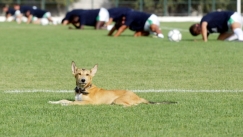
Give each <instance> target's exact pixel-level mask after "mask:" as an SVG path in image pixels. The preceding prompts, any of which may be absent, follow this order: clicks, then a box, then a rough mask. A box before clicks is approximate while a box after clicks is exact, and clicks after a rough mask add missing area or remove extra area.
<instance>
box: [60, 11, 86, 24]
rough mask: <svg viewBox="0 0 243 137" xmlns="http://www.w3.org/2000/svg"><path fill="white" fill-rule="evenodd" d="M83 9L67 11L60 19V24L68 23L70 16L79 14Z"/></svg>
mask: <svg viewBox="0 0 243 137" xmlns="http://www.w3.org/2000/svg"><path fill="white" fill-rule="evenodd" d="M83 11H84V10H83V9H74V10H72V11H69V12H67V13H66V15H65V17H64V18H63V19H62V22H61V23H62V25H68V24H69V23H70V22H69V20H70V17H71V16H73V15H77V16H78V15H79V14H81V13H82V12H83Z"/></svg>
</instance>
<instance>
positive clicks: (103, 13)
mask: <svg viewBox="0 0 243 137" xmlns="http://www.w3.org/2000/svg"><path fill="white" fill-rule="evenodd" d="M97 21H104V22H108V21H109V12H108V10H107V9H105V8H100V12H99V15H98V17H97Z"/></svg>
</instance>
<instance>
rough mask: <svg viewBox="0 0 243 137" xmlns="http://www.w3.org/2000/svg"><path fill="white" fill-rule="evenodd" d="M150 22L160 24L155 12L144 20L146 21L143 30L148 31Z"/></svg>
mask: <svg viewBox="0 0 243 137" xmlns="http://www.w3.org/2000/svg"><path fill="white" fill-rule="evenodd" d="M152 24H155V25H158V26H160V22H159V18H158V16H156V15H155V14H152V15H151V16H150V17H149V18H148V19H147V21H146V23H145V24H144V30H145V31H150V26H151V25H152Z"/></svg>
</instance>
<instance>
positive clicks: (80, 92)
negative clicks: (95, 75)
mask: <svg viewBox="0 0 243 137" xmlns="http://www.w3.org/2000/svg"><path fill="white" fill-rule="evenodd" d="M91 86H92V85H90V86H89V87H88V88H90V87H91ZM86 89H87V88H84V89H82V88H80V87H78V86H76V87H75V88H74V90H75V92H76V93H77V94H83V95H88V94H89V92H86Z"/></svg>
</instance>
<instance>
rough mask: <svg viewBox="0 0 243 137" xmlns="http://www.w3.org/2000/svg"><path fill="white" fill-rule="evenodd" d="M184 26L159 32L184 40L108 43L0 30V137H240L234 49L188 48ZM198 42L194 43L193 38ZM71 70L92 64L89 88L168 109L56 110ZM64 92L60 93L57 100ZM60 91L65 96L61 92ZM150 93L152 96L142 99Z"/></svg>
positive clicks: (86, 34)
mask: <svg viewBox="0 0 243 137" xmlns="http://www.w3.org/2000/svg"><path fill="white" fill-rule="evenodd" d="M190 25H191V23H162V24H161V27H162V30H163V33H164V34H165V35H166V34H167V33H168V31H169V29H170V28H178V29H180V30H181V32H182V35H183V40H182V41H181V42H178V43H176V42H170V41H168V39H167V38H165V39H156V38H151V37H142V38H134V37H132V35H133V33H132V32H131V31H128V30H127V31H126V32H125V33H124V34H122V36H121V37H118V38H113V37H108V36H106V34H107V33H108V32H107V31H105V30H99V31H95V30H93V29H92V28H86V29H85V30H82V31H80V30H68V29H67V27H64V26H39V25H25V24H21V25H17V24H15V23H1V24H0V28H1V33H0V37H1V40H0V76H1V79H0V100H1V103H0V108H1V111H0V117H1V120H0V136H1V137H5V136H9V137H14V136H18V137H26V136H36V137H37V136H40V137H43V136H55V137H71V136H72V137H76V136H85V137H86V136H92V137H97V136H101V137H103V136H107V137H113V136H117V137H143V136H144V137H148V136H149V137H161V136H165V137H173V136H174V137H195V136H202V137H217V136H218V137H224V136H225V137H239V136H243V130H242V129H243V124H242V123H243V117H242V116H243V45H242V43H238V42H222V41H216V40H215V39H216V37H217V35H212V36H210V39H209V42H207V43H204V42H202V41H194V40H193V39H194V38H193V37H191V36H190V35H189V33H188V31H187V29H188V26H190ZM197 39H200V37H198V38H197ZM71 61H75V62H76V64H77V66H78V67H82V68H88V69H90V68H92V67H93V66H94V65H95V64H98V72H97V74H96V76H95V77H94V78H93V83H94V84H95V85H96V86H98V87H102V88H105V89H128V90H134V91H140V92H137V94H138V95H139V96H141V97H143V98H146V99H148V100H150V101H164V100H169V101H176V102H178V103H177V104H173V105H144V104H142V105H138V106H134V107H122V106H116V105H111V106H109V105H100V106H60V105H52V104H48V103H47V102H48V101H50V100H59V99H70V100H73V99H74V94H73V93H72V89H73V88H74V87H75V82H74V78H73V77H72V74H71ZM62 91H63V92H62ZM64 91H66V92H64ZM149 91H158V92H149Z"/></svg>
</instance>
